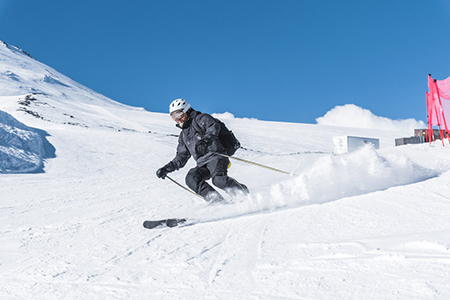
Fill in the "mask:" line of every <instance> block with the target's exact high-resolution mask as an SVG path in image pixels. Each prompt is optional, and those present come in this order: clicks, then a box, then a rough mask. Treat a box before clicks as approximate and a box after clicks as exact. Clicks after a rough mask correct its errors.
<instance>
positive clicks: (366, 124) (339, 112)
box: [316, 104, 426, 132]
mask: <svg viewBox="0 0 450 300" xmlns="http://www.w3.org/2000/svg"><path fill="white" fill-rule="evenodd" d="M316 122H317V124H318V125H327V126H342V127H354V128H364V129H381V130H395V131H405V132H412V131H413V130H414V129H419V128H426V125H425V123H424V122H422V121H417V120H415V119H406V120H391V119H389V118H385V117H379V116H376V115H374V114H373V113H372V112H371V111H370V110H368V109H364V108H361V107H359V106H356V105H354V104H346V105H344V106H336V107H335V108H333V109H331V110H330V111H328V112H327V113H326V114H325V115H324V116H323V117H320V118H317V119H316Z"/></svg>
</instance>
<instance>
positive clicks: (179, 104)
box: [169, 98, 191, 113]
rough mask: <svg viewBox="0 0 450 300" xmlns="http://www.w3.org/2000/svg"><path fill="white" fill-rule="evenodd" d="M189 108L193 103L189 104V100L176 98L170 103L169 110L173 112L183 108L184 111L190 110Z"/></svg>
mask: <svg viewBox="0 0 450 300" xmlns="http://www.w3.org/2000/svg"><path fill="white" fill-rule="evenodd" d="M189 108H191V105H190V104H189V102H187V101H186V100H184V99H182V98H180V99H175V100H173V101H172V103H170V106H169V112H170V113H173V112H174V111H177V110H183V111H184V112H187V111H188V110H189Z"/></svg>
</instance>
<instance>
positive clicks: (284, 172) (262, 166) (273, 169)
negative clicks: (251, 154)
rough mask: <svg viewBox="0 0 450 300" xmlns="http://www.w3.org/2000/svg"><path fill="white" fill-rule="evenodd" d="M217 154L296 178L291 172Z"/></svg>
mask: <svg viewBox="0 0 450 300" xmlns="http://www.w3.org/2000/svg"><path fill="white" fill-rule="evenodd" d="M216 154H217V155H220V156H223V157H228V158H232V159H236V160H239V161H242V162H245V163H248V164H251V165H255V166H258V167H261V168H265V169H269V170H272V171H275V172H280V173H283V174H288V175H291V176H295V174H293V173H289V172H286V171H282V170H278V169H275V168H272V167H268V166H265V165H262V164H258V163H255V162H252V161H249V160H245V159H242V158H238V157H234V156H229V155H226V154H222V153H217V152H216Z"/></svg>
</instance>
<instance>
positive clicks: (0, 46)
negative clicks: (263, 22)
mask: <svg viewBox="0 0 450 300" xmlns="http://www.w3.org/2000/svg"><path fill="white" fill-rule="evenodd" d="M171 100H172V99H158V100H157V101H167V102H168V103H169V102H170V101H171ZM189 100H190V101H191V103H192V105H193V106H194V108H196V109H199V110H201V109H202V108H201V107H196V105H195V99H189ZM155 101H156V100H155ZM230 109H231V108H230ZM355 109H356V110H355ZM231 110H232V109H231ZM358 110H359V111H360V112H362V113H361V114H360V115H358V122H354V123H356V124H358V123H359V124H366V125H364V126H360V127H364V128H352V127H337V126H330V124H336V123H337V122H338V120H339V119H341V120H342V119H344V120H345V119H348V118H352V116H353V120H355V111H358ZM0 111H1V112H0V113H1V115H0V125H1V126H0V130H3V131H1V132H0V135H2V134H4V135H5V136H6V135H7V136H8V138H4V139H3V140H1V141H0V147H1V148H0V153H2V156H0V159H2V163H3V164H4V163H5V158H4V157H8V159H11V158H12V157H14V155H15V154H14V153H13V152H14V151H12V150H13V149H15V150H16V152H15V153H16V154H17V153H19V152H20V151H24V150H23V148H27V149H29V148H30V146H31V145H36V147H34V148H33V149H35V150H33V151H30V152H21V153H22V155H24V157H25V158H27V159H31V158H33V157H34V158H37V160H35V161H37V164H35V165H34V166H37V165H39V166H38V167H32V168H30V167H29V166H28V167H22V165H21V164H20V163H16V162H14V161H13V160H10V161H9V163H10V165H9V166H10V169H8V170H9V171H5V172H4V173H3V174H0V180H1V182H2V184H1V185H0V195H1V196H0V204H1V207H0V219H1V220H2V222H1V224H0V298H2V299H336V298H341V299H364V298H365V299H448V298H449V297H450V281H449V278H450V218H449V213H448V212H449V211H450V196H449V195H450V184H449V183H450V172H449V169H450V156H449V154H450V152H449V151H450V150H449V149H450V148H449V147H448V144H447V146H446V147H442V144H441V143H434V144H431V145H429V144H422V145H408V146H402V147H394V139H395V138H397V137H402V136H410V135H412V129H413V128H411V127H413V126H416V125H419V126H420V123H418V122H415V121H412V120H405V121H404V122H403V121H397V120H395V121H394V120H386V119H385V118H379V117H376V116H375V117H374V116H373V115H371V114H367V112H366V111H364V110H362V109H359V108H355V107H354V106H346V107H344V108H336V109H334V110H331V111H330V113H329V114H327V115H328V116H327V115H325V116H324V117H323V118H321V119H319V120H318V122H319V124H327V125H312V124H293V123H281V122H267V121H259V120H255V119H237V118H234V117H233V116H232V115H231V114H230V113H226V114H219V115H218V116H219V117H221V118H222V119H223V120H224V121H225V122H226V123H227V125H228V126H229V127H230V128H231V129H232V130H233V131H234V132H235V133H236V135H237V136H238V138H239V139H240V140H241V142H242V144H243V146H244V147H245V149H241V150H239V151H238V152H237V153H236V156H238V157H241V158H244V159H248V160H252V161H255V162H258V163H262V164H265V165H269V166H272V167H275V168H278V169H282V170H286V171H288V172H292V173H293V174H295V176H288V175H285V174H281V173H276V172H272V171H270V170H266V169H262V168H259V167H256V166H251V165H248V164H245V163H242V162H236V161H233V162H232V163H233V165H232V167H231V169H230V174H231V175H232V176H233V177H235V178H237V179H238V180H239V181H242V182H243V183H245V184H247V185H248V186H249V188H250V190H251V196H249V197H247V198H243V199H234V201H233V202H232V203H231V204H227V205H213V206H211V205H210V206H208V205H206V204H205V203H203V202H202V201H201V200H199V199H198V198H196V197H194V196H192V195H191V194H189V193H187V192H186V191H184V190H183V189H181V188H179V187H178V186H176V185H174V184H173V183H171V182H170V181H168V180H160V179H158V178H156V176H155V171H156V169H157V168H159V167H161V166H162V165H164V164H165V163H167V162H168V161H169V160H170V159H172V158H173V156H174V155H175V147H176V144H177V137H176V135H177V134H178V133H179V131H178V129H177V128H175V127H174V124H173V121H172V120H171V119H170V117H169V116H168V115H167V114H160V113H152V112H148V111H145V110H144V109H141V108H134V107H129V106H126V105H123V104H121V103H118V102H115V101H113V100H110V99H108V98H106V97H104V96H102V95H100V94H98V93H96V92H94V91H92V90H90V89H88V88H86V87H84V86H82V85H80V84H78V83H76V82H74V81H73V80H71V79H70V78H67V77H66V76H64V75H62V74H60V73H59V72H57V71H56V70H53V69H52V68H50V67H48V66H46V65H44V64H42V63H40V62H38V61H36V60H35V59H33V58H31V57H30V56H29V55H27V54H26V53H24V52H23V51H21V50H20V49H18V48H16V47H14V46H10V45H7V44H5V43H2V42H0ZM336 115H338V117H339V118H337V116H336ZM366 117H367V118H370V120H368V122H364V118H366ZM330 120H332V121H331V122H332V123H330ZM367 124H371V125H370V126H367ZM386 124H388V125H389V126H390V125H392V124H393V125H394V127H392V126H390V127H386V126H387V125H386ZM405 124H408V125H405ZM5 128H6V129H5ZM395 128H399V130H398V131H396V130H395ZM27 134H28V135H29V136H30V137H33V138H32V139H31V140H34V142H27V141H28V140H27V139H25V138H24V137H25V136H27ZM342 135H354V136H364V137H373V138H379V139H380V144H381V148H380V149H379V150H375V149H372V148H370V147H368V148H363V149H361V150H359V151H356V152H352V153H350V154H346V155H340V156H334V155H332V154H331V150H332V142H331V139H332V137H334V136H342ZM11 140H13V141H11ZM18 140H21V141H22V142H21V143H20V144H14V141H18ZM24 141H25V142H24ZM14 147H15V148H14ZM8 151H9V152H8ZM24 153H25V154H24ZM0 166H3V165H1V164H0ZM11 166H12V168H11ZM192 166H194V162H193V161H191V162H189V164H188V166H186V168H184V169H182V170H180V171H178V172H175V173H174V174H173V176H172V177H173V178H174V179H176V180H177V181H179V182H180V183H184V176H185V174H186V172H187V170H188V169H189V167H192ZM3 169H4V167H2V171H3ZM30 171H31V173H23V172H30ZM165 217H189V218H190V220H189V222H188V224H187V225H186V226H184V227H180V228H173V229H168V228H162V229H156V230H146V229H144V228H143V227H142V222H143V221H144V220H146V219H157V218H165Z"/></svg>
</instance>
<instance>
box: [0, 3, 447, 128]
mask: <svg viewBox="0 0 450 300" xmlns="http://www.w3.org/2000/svg"><path fill="white" fill-rule="evenodd" d="M448 2H449V1H446V0H434V1H429V0H422V1H419V0H403V1H400V0H341V1H336V0H314V1H306V0H274V1H272V0H238V1H236V0H226V1H221V0H220V1H219V0H217V1H214V0H209V1H207V0H202V1H200V0H192V1H189V0H160V1H153V0H142V1H141V0H135V1H116V0H95V1H92V0H90V1H87V0H77V1H61V0H40V1H36V0H0V28H1V30H0V39H1V40H3V41H5V42H7V43H9V44H13V45H15V46H18V47H20V48H22V49H24V50H25V51H27V52H29V53H30V54H31V55H33V57H35V58H36V59H37V60H39V61H41V62H43V63H45V64H47V65H49V66H51V67H53V68H54V69H56V70H58V71H60V72H61V73H63V74H65V75H67V76H69V77H71V78H72V79H74V80H76V81H78V82H80V83H82V84H84V85H86V86H87V87H89V88H91V89H93V90H95V91H97V92H100V93H102V94H104V95H106V96H108V97H110V98H112V99H114V100H116V101H119V102H122V103H126V104H129V105H133V106H138V107H145V108H146V109H147V110H150V111H155V112H167V110H168V104H169V103H170V102H171V101H172V100H173V99H175V98H179V97H182V98H185V99H187V100H188V101H189V102H190V103H191V104H192V106H193V107H194V108H195V109H198V110H201V111H204V112H210V113H212V112H217V113H221V112H225V111H229V112H231V113H233V114H234V115H235V116H236V117H254V118H258V119H261V120H273V121H289V122H299V123H315V119H316V118H318V117H321V116H323V115H324V114H325V113H326V112H327V111H329V110H330V109H332V108H333V107H335V106H337V105H344V104H349V103H353V104H355V105H358V106H360V107H362V108H366V109H369V110H371V111H372V112H373V113H374V114H376V115H379V116H383V117H388V118H391V119H407V118H414V119H417V120H422V121H426V104H425V91H426V90H427V75H428V74H429V73H431V74H432V76H433V78H437V79H445V78H447V77H448V76H450V55H449V53H450V39H449V38H448V36H449V35H450V4H449V3H448Z"/></svg>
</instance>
